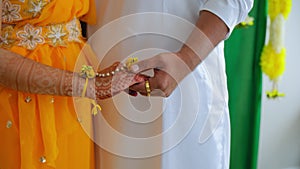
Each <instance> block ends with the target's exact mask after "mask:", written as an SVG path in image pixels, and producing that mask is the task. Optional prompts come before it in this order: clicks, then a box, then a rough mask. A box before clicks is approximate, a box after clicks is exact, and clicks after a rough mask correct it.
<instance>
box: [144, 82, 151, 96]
mask: <svg viewBox="0 0 300 169" xmlns="http://www.w3.org/2000/svg"><path fill="white" fill-rule="evenodd" d="M145 88H146V92H147V96H150V93H151V89H150V84H149V81H148V80H146V81H145Z"/></svg>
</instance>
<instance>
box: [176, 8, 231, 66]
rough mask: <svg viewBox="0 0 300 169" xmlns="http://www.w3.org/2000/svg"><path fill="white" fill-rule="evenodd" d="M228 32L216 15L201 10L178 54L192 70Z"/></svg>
mask: <svg viewBox="0 0 300 169" xmlns="http://www.w3.org/2000/svg"><path fill="white" fill-rule="evenodd" d="M228 32H229V29H228V27H227V26H226V24H225V23H224V22H223V21H222V20H221V19H220V18H219V17H218V16H216V15H214V14H213V13H211V12H208V11H201V12H200V15H199V18H198V21H197V23H196V27H195V29H194V30H193V31H192V33H191V35H190V36H189V38H188V39H187V41H186V43H185V44H184V45H183V47H182V48H181V50H180V51H179V52H178V55H179V57H181V58H182V59H183V60H184V62H185V63H186V64H187V65H188V66H189V68H190V69H191V70H193V69H195V67H196V66H197V65H198V64H200V62H201V61H202V60H204V59H205V58H206V57H207V55H208V54H209V53H210V52H211V51H212V50H213V48H214V47H215V46H216V45H217V44H218V43H219V42H221V41H222V40H224V38H225V37H226V35H227V33H228Z"/></svg>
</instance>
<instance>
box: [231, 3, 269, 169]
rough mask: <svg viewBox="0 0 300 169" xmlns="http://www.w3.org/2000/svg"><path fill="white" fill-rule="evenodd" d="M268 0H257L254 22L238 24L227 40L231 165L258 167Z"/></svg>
mask: <svg viewBox="0 0 300 169" xmlns="http://www.w3.org/2000/svg"><path fill="white" fill-rule="evenodd" d="M266 6H267V3H266V0H255V1H254V6H253V8H252V10H251V12H250V14H249V15H250V16H252V17H254V25H253V26H249V27H245V28H236V29H235V30H234V31H233V32H232V35H231V36H230V38H229V39H228V40H226V41H225V59H226V73H227V76H228V91H229V110H230V118H231V157H230V169H256V168H257V157H258V143H259V128H260V109H261V94H262V93H261V92H262V72H261V68H260V66H259V59H260V55H261V51H262V48H263V45H264V41H265V30H266V19H267V10H266Z"/></svg>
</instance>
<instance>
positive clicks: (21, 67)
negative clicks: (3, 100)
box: [0, 48, 143, 100]
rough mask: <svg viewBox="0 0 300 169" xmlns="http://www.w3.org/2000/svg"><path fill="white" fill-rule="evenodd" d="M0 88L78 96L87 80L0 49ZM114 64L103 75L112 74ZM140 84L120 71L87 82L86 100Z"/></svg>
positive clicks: (98, 98)
mask: <svg viewBox="0 0 300 169" xmlns="http://www.w3.org/2000/svg"><path fill="white" fill-rule="evenodd" d="M0 60H1V62H0V84H1V85H3V86H5V87H8V88H11V89H15V90H18V91H23V92H29V93H34V94H46V95H60V96H75V97H77V96H81V95H82V93H83V89H84V86H85V82H86V79H85V78H83V77H81V76H80V75H79V74H78V73H74V72H70V71H65V70H61V69H57V68H54V67H51V66H47V65H44V64H41V63H38V62H35V61H33V60H30V59H27V58H24V57H22V56H20V55H18V54H16V53H13V52H11V51H8V50H4V49H1V48H0ZM118 66H119V64H118V63H117V64H114V65H112V66H110V67H109V68H107V69H105V70H104V71H103V73H104V72H106V71H110V72H111V71H113V70H115V69H116V68H117V67H118ZM140 81H143V78H142V77H141V76H136V75H135V74H133V73H130V72H127V71H123V72H121V71H120V72H119V73H118V74H115V75H114V76H106V77H96V78H92V79H89V82H88V86H87V91H86V97H89V98H92V99H97V100H100V99H105V98H108V97H111V96H112V95H114V94H117V93H119V92H121V91H123V90H125V89H126V88H128V86H130V85H132V84H135V83H137V82H140Z"/></svg>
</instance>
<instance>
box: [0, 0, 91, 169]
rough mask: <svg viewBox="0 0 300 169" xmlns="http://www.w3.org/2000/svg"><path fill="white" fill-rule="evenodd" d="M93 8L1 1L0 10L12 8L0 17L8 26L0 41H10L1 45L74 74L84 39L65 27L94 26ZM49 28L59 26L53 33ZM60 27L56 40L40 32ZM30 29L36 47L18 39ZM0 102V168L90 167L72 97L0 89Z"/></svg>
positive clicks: (65, 0) (72, 0)
mask: <svg viewBox="0 0 300 169" xmlns="http://www.w3.org/2000/svg"><path fill="white" fill-rule="evenodd" d="M38 5H40V7H42V8H41V10H39V8H38ZM93 8H94V2H93V0H51V1H50V0H23V1H22V0H10V1H8V0H3V8H2V9H3V12H6V11H7V10H8V9H13V10H11V11H14V12H15V13H14V15H12V14H11V15H10V16H9V15H8V14H7V13H5V14H4V15H2V21H3V23H5V24H6V25H10V26H8V27H6V28H4V29H2V39H3V38H5V37H6V38H8V37H9V40H10V41H5V42H6V43H4V42H3V41H1V44H0V45H1V47H3V48H6V49H9V50H11V51H13V52H16V53H19V54H21V55H22V56H24V57H27V58H30V59H33V60H35V61H38V62H40V63H44V64H47V65H51V66H53V67H57V68H61V69H66V70H72V71H73V68H74V65H75V62H76V59H77V57H78V55H79V53H80V49H81V48H82V47H83V45H84V39H83V38H82V37H81V36H80V35H78V37H77V39H72V36H71V35H73V34H72V32H71V31H70V30H68V28H69V27H68V26H67V25H66V24H67V23H71V22H72V20H74V24H73V22H72V24H73V27H71V28H78V27H79V22H78V20H77V19H76V18H84V20H85V21H88V22H90V23H95V11H94V9H93ZM5 10H6V11H5ZM74 18H75V19H74ZM51 25H52V26H53V25H54V26H57V25H58V26H57V27H53V29H52V27H50V26H51ZM61 25H62V26H61ZM61 27H62V29H60V30H62V31H65V34H63V35H64V37H61V39H51V37H52V36H50V35H51V34H48V33H45V32H43V31H45V30H46V31H47V30H49V32H51V31H53V30H57V29H54V28H61ZM79 28H80V27H79ZM6 29H7V30H9V31H10V33H7V31H6V32H5V31H4V30H6ZM30 29H32V30H40V33H41V34H40V35H39V36H38V37H39V38H40V39H39V40H37V42H35V43H27V42H28V41H25V40H24V39H22V38H24V37H26V36H22V35H24V34H25V33H26V31H30ZM21 30H22V31H23V32H22V31H21ZM20 31H21V32H20ZM68 31H69V32H68ZM36 32H38V31H36ZM42 32H43V33H42ZM5 33H7V34H5ZM22 33H23V34H22ZM6 35H7V36H6ZM8 35H9V36H8ZM18 38H19V39H18ZM70 38H71V39H70ZM41 40H43V41H41ZM10 42H11V43H10ZM40 42H43V43H40ZM53 42H55V43H53ZM56 42H62V43H56ZM0 98H1V101H0V110H1V112H0V135H1V139H0V168H1V169H18V168H20V169H39V168H43V169H48V168H49V169H50V168H51V169H52V168H57V169H68V168H72V169H93V168H94V148H93V142H92V141H91V140H90V138H89V137H88V136H87V134H86V133H85V132H84V130H83V129H82V127H81V125H80V119H78V118H77V115H76V113H75V111H74V105H73V101H72V98H67V97H59V96H48V95H34V94H29V93H22V92H17V91H14V90H10V89H7V88H3V87H0Z"/></svg>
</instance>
